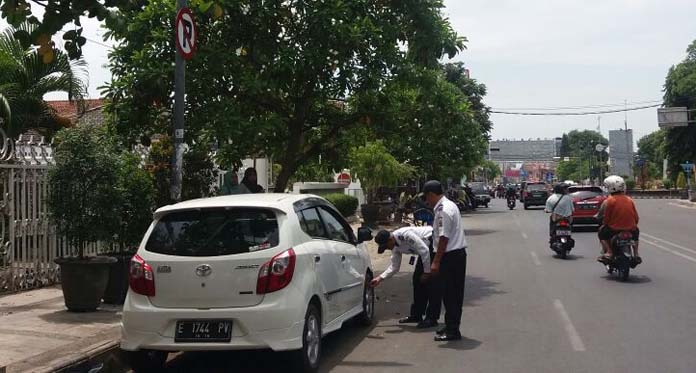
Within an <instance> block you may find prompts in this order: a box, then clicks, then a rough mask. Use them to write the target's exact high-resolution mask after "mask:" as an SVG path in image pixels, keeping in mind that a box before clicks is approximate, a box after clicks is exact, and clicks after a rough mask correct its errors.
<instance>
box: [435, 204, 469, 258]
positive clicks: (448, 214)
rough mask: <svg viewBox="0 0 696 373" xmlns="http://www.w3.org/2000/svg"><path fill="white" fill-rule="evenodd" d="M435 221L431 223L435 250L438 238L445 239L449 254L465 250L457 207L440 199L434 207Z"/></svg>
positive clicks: (464, 238)
mask: <svg viewBox="0 0 696 373" xmlns="http://www.w3.org/2000/svg"><path fill="white" fill-rule="evenodd" d="M434 210H435V221H434V223H433V247H434V248H435V250H437V247H438V243H439V242H440V237H447V239H448V241H447V249H446V250H445V252H450V251H454V250H459V249H465V248H466V247H467V246H468V245H467V243H466V237H464V229H463V227H462V216H461V214H460V213H459V208H458V207H457V205H456V204H455V203H454V202H452V201H450V200H449V199H447V197H442V198H441V199H440V201H439V202H438V203H437V204H436V205H435V209H434Z"/></svg>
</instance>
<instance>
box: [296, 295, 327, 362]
mask: <svg viewBox="0 0 696 373" xmlns="http://www.w3.org/2000/svg"><path fill="white" fill-rule="evenodd" d="M320 358H321V315H320V313H319V309H318V308H317V307H316V306H315V305H314V304H310V305H309V307H307V314H306V315H305V322H304V329H303V331H302V349H300V350H299V351H296V352H295V353H294V361H295V365H296V367H297V370H298V371H299V372H307V373H313V372H316V371H317V370H318V369H319V360H320Z"/></svg>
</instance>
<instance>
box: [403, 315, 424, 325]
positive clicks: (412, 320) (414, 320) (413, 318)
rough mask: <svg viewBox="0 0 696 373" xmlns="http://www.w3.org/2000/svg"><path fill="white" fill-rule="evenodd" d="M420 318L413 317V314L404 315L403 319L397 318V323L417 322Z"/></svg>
mask: <svg viewBox="0 0 696 373" xmlns="http://www.w3.org/2000/svg"><path fill="white" fill-rule="evenodd" d="M421 321H422V320H421V318H420V317H415V316H409V317H404V318H403V319H400V320H399V324H417V323H420V322H421Z"/></svg>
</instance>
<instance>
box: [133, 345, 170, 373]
mask: <svg viewBox="0 0 696 373" xmlns="http://www.w3.org/2000/svg"><path fill="white" fill-rule="evenodd" d="M123 353H124V355H125V356H126V361H127V362H128V365H130V368H131V369H133V371H134V372H135V373H146V372H160V371H162V370H164V364H165V363H166V362H167V357H168V356H169V353H168V352H167V351H155V350H140V351H123Z"/></svg>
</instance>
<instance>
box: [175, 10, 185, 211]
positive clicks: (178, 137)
mask: <svg viewBox="0 0 696 373" xmlns="http://www.w3.org/2000/svg"><path fill="white" fill-rule="evenodd" d="M186 5H187V4H186V0H177V2H176V10H177V12H178V11H179V10H181V9H182V8H185V7H186ZM175 55H176V57H175V58H176V59H175V68H174V154H173V156H172V181H171V198H172V200H174V201H177V202H178V201H180V200H181V180H182V177H181V174H182V169H183V163H184V109H185V107H184V104H185V102H184V100H185V96H184V94H185V92H186V60H184V58H183V57H182V56H181V54H180V53H175Z"/></svg>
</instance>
